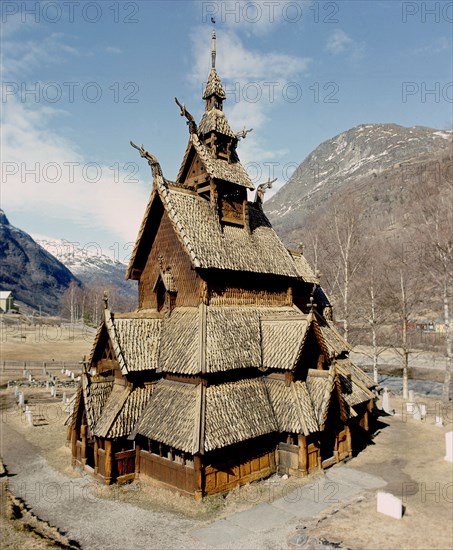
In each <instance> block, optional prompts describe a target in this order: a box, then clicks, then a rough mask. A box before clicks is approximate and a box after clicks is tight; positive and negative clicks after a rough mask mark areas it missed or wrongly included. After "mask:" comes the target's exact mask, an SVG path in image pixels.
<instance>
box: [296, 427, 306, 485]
mask: <svg viewBox="0 0 453 550" xmlns="http://www.w3.org/2000/svg"><path fill="white" fill-rule="evenodd" d="M297 440H298V441H297V442H298V445H299V470H301V471H302V473H303V474H304V475H307V474H308V446H307V437H306V436H305V435H302V434H299V435H298V437H297Z"/></svg>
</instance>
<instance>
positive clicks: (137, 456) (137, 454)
mask: <svg viewBox="0 0 453 550" xmlns="http://www.w3.org/2000/svg"><path fill="white" fill-rule="evenodd" d="M140 451H141V447H140V445H137V443H136V444H135V477H136V478H137V477H139V475H140Z"/></svg>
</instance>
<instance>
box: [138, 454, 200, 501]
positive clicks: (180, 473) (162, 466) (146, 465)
mask: <svg viewBox="0 0 453 550" xmlns="http://www.w3.org/2000/svg"><path fill="white" fill-rule="evenodd" d="M139 452H140V475H141V476H142V475H143V476H148V477H150V478H153V479H157V480H158V481H161V482H163V483H165V484H167V485H170V486H172V487H175V488H177V489H180V490H181V491H184V492H187V493H191V494H193V493H194V492H195V490H196V478H195V470H194V468H189V467H188V466H185V465H183V464H178V463H177V462H173V461H171V460H169V459H166V458H163V457H160V456H157V455H155V454H152V453H149V452H148V451H143V450H140V451H139Z"/></svg>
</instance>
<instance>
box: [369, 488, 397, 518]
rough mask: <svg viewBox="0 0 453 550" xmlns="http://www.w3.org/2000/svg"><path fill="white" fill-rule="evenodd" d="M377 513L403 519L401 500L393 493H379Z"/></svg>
mask: <svg viewBox="0 0 453 550" xmlns="http://www.w3.org/2000/svg"><path fill="white" fill-rule="evenodd" d="M376 496H377V511H378V512H380V513H381V514H385V515H386V516H390V517H391V518H395V519H401V518H402V517H403V503H402V501H401V499H399V498H397V497H395V496H394V495H392V494H391V493H384V492H383V491H378V493H377V495H376Z"/></svg>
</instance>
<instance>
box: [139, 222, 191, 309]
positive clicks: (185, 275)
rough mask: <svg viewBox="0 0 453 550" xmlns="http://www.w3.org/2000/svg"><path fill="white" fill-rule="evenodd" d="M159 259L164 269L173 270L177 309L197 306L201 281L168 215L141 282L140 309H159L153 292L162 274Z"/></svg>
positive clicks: (160, 228)
mask: <svg viewBox="0 0 453 550" xmlns="http://www.w3.org/2000/svg"><path fill="white" fill-rule="evenodd" d="M159 257H162V266H163V268H164V269H166V268H170V270H171V274H172V276H173V279H174V281H175V284H176V287H177V290H178V292H177V294H176V297H175V302H174V306H175V307H178V306H197V305H198V304H199V303H200V301H201V300H200V278H199V276H198V275H197V273H196V271H195V270H194V269H193V268H192V264H191V262H190V259H189V256H188V255H187V253H186V252H185V251H184V249H183V247H182V245H181V243H180V242H179V240H178V237H177V236H176V233H175V231H174V229H173V227H172V225H171V222H170V220H169V218H168V214H167V213H166V212H164V213H163V215H162V219H161V223H160V225H159V228H158V230H157V234H156V238H155V239H154V243H153V246H152V248H151V252H150V254H149V257H148V260H147V261H146V265H145V268H144V270H143V272H142V274H141V276H140V281H139V289H140V292H139V300H140V301H139V308H140V309H153V308H154V309H155V308H157V305H158V304H157V297H156V293H155V292H154V290H153V288H154V285H155V283H156V281H157V279H158V277H159V274H160V269H161V268H160V262H159Z"/></svg>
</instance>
